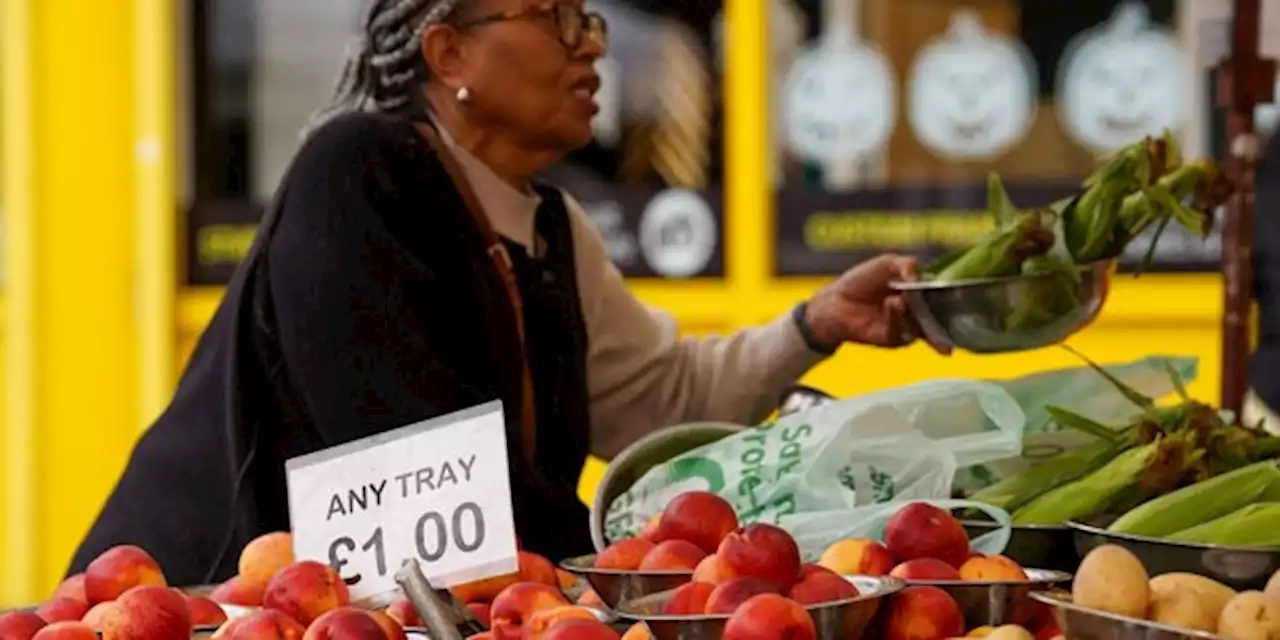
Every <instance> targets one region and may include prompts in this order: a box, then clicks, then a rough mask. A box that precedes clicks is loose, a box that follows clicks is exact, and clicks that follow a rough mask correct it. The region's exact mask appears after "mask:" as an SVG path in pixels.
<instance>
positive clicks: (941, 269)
mask: <svg viewBox="0 0 1280 640" xmlns="http://www.w3.org/2000/svg"><path fill="white" fill-rule="evenodd" d="M1082 188H1083V192H1082V193H1081V194H1080V195H1078V196H1076V197H1074V198H1067V199H1065V200H1061V201H1059V202H1056V203H1054V204H1052V205H1050V206H1048V207H1045V208H1040V209H1033V210H1030V211H1019V210H1018V209H1017V208H1016V207H1015V206H1014V204H1013V202H1012V201H1011V200H1010V198H1009V196H1008V193H1007V192H1006V191H1005V189H1004V187H1003V185H1002V184H1001V183H1000V179H999V177H998V176H996V175H995V174H991V175H989V176H988V180H987V209H988V212H989V213H990V214H991V215H992V217H993V218H994V219H995V222H996V229H995V231H992V232H991V233H989V234H987V235H986V236H984V237H983V238H982V239H981V240H979V241H978V242H977V243H976V244H975V245H974V246H972V247H968V248H966V249H962V250H959V251H955V252H952V253H950V254H948V255H946V256H944V257H942V258H940V259H938V260H936V261H934V262H933V263H932V264H930V265H929V266H928V267H927V268H926V269H925V270H924V272H925V274H926V275H927V276H928V277H931V278H932V279H934V280H938V281H944V282H946V281H957V280H969V279H978V278H996V277H1006V276H1012V275H1018V274H1040V273H1045V272H1055V273H1066V274H1068V275H1071V276H1072V277H1076V274H1078V266H1077V265H1086V264H1090V263H1093V262H1096V261H1099V260H1110V259H1113V258H1117V257H1119V256H1120V255H1122V254H1123V253H1124V251H1125V248H1126V247H1127V246H1128V245H1129V244H1130V243H1131V242H1133V241H1134V239H1136V238H1137V236H1138V235H1139V234H1140V233H1142V232H1143V231H1145V230H1146V229H1148V228H1150V227H1151V226H1152V225H1156V233H1155V237H1154V238H1153V239H1152V248H1154V246H1155V240H1156V239H1158V238H1159V236H1160V234H1161V233H1162V232H1163V231H1164V229H1165V227H1166V226H1167V225H1168V223H1169V222H1170V221H1171V220H1172V221H1177V222H1178V223H1179V224H1181V225H1182V226H1184V227H1186V228H1187V229H1188V230H1189V231H1191V232H1192V233H1195V234H1198V235H1204V234H1205V233H1206V232H1207V229H1208V225H1209V221H1210V220H1211V212H1212V210H1213V209H1215V208H1216V207H1217V206H1218V205H1219V204H1221V203H1222V202H1223V201H1224V200H1225V199H1226V197H1227V196H1228V195H1230V193H1231V190H1232V185H1231V184H1230V182H1229V181H1227V180H1226V179H1225V177H1224V176H1223V175H1222V173H1221V172H1220V171H1218V169H1217V168H1216V167H1215V166H1214V165H1213V164H1212V163H1211V162H1207V161H1206V162H1195V163H1191V164H1187V165H1183V164H1182V155H1181V150H1180V149H1179V147H1178V143H1177V140H1176V139H1174V137H1173V135H1172V133H1170V132H1167V131H1166V132H1165V134H1164V135H1163V136H1162V137H1160V138H1150V137H1148V138H1145V139H1143V140H1139V141H1137V142H1135V143H1133V144H1130V145H1127V146H1125V147H1123V148H1121V149H1119V150H1117V151H1116V152H1115V153H1113V154H1111V155H1110V156H1109V157H1107V158H1106V159H1104V160H1103V162H1102V163H1101V166H1099V168H1098V170H1097V171H1095V172H1094V174H1093V175H1091V176H1089V178H1088V179H1086V180H1085V181H1084V183H1083V184H1082ZM1152 255H1153V254H1152V253H1151V252H1150V251H1149V252H1148V256H1147V260H1148V261H1149V260H1150V259H1151V256H1152ZM1051 293H1052V291H1051ZM1019 313H1020V315H1025V316H1027V317H1028V318H1032V317H1034V316H1035V313H1034V309H1027V310H1019Z"/></svg>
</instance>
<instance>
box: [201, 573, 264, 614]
mask: <svg viewBox="0 0 1280 640" xmlns="http://www.w3.org/2000/svg"><path fill="white" fill-rule="evenodd" d="M266 590H267V585H266V584H265V583H264V584H258V583H255V582H250V581H248V580H245V579H244V578H242V577H240V576H232V578H231V579H230V580H227V581H226V582H224V583H222V584H220V585H218V586H217V588H215V589H214V590H213V592H212V593H210V594H209V599H210V600H212V601H214V602H217V603H219V604H233V605H236V606H240V607H261V606H262V594H263V592H264V591H266Z"/></svg>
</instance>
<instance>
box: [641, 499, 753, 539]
mask: <svg viewBox="0 0 1280 640" xmlns="http://www.w3.org/2000/svg"><path fill="white" fill-rule="evenodd" d="M737 528H738V514H737V513H735V512H734V510H733V505H731V504H729V502H728V501H726V500H725V499H724V498H721V497H720V496H718V495H716V494H714V493H711V492H709V491H688V492H685V493H682V494H680V495H678V496H676V497H675V499H673V500H672V501H671V502H669V503H667V506H666V508H664V509H663V510H662V517H661V518H660V519H659V520H658V524H657V526H656V527H655V528H654V532H653V534H652V536H650V537H652V538H653V541H654V542H666V541H668V540H684V541H687V542H692V543H693V544H695V545H698V547H700V548H701V549H702V550H703V552H705V553H715V552H716V549H718V548H720V542H721V541H722V540H724V537H725V536H726V535H729V532H730V531H733V530H735V529H737Z"/></svg>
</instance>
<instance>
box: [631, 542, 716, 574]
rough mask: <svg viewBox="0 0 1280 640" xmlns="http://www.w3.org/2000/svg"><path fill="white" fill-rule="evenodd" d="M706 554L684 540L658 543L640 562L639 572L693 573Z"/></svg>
mask: <svg viewBox="0 0 1280 640" xmlns="http://www.w3.org/2000/svg"><path fill="white" fill-rule="evenodd" d="M705 557H707V554H706V552H704V551H703V550H702V548H701V547H699V546H698V545H696V544H693V543H692V542H687V541H684V540H667V541H666V542H659V543H658V544H657V545H656V546H654V548H653V549H650V550H649V553H646V554H644V559H643V560H641V561H640V570H641V571H693V570H694V569H695V568H696V567H697V566H698V563H699V562H702V559H703V558H705Z"/></svg>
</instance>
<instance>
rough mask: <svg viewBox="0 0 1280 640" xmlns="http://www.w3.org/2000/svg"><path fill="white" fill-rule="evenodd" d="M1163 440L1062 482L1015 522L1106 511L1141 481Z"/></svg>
mask: <svg viewBox="0 0 1280 640" xmlns="http://www.w3.org/2000/svg"><path fill="white" fill-rule="evenodd" d="M1160 444H1161V443H1159V442H1152V443H1151V444H1145V445H1142V446H1139V447H1134V448H1132V449H1129V450H1127V451H1125V452H1123V453H1121V454H1120V455H1118V456H1116V457H1115V458H1113V459H1112V460H1111V461H1110V462H1108V463H1107V464H1105V465H1103V466H1102V468H1100V469H1098V470H1097V471H1094V472H1093V473H1090V474H1088V475H1086V476H1085V477H1083V478H1080V479H1079V480H1074V481H1072V482H1069V483H1067V484H1064V485H1061V486H1059V487H1058V488H1056V489H1053V490H1052V491H1049V492H1048V493H1045V494H1042V495H1041V496H1040V497H1038V498H1036V499H1035V500H1032V501H1031V502H1029V503H1027V504H1026V505H1025V506H1023V507H1022V508H1021V509H1018V510H1017V511H1014V512H1013V523H1014V524H1061V523H1063V522H1065V521H1067V520H1074V519H1077V518H1087V517H1089V516H1092V515H1096V514H1099V513H1102V512H1104V511H1106V510H1107V508H1108V507H1110V506H1111V503H1112V502H1113V501H1114V500H1115V499H1116V498H1117V497H1118V496H1119V495H1121V493H1122V492H1123V491H1124V490H1125V489H1128V488H1130V487H1131V486H1133V485H1134V484H1136V483H1137V482H1138V478H1139V477H1140V476H1141V475H1142V472H1143V470H1144V469H1146V468H1147V465H1148V464H1150V463H1151V461H1152V460H1153V459H1155V457H1156V454H1157V452H1158V449H1159V447H1160Z"/></svg>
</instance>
